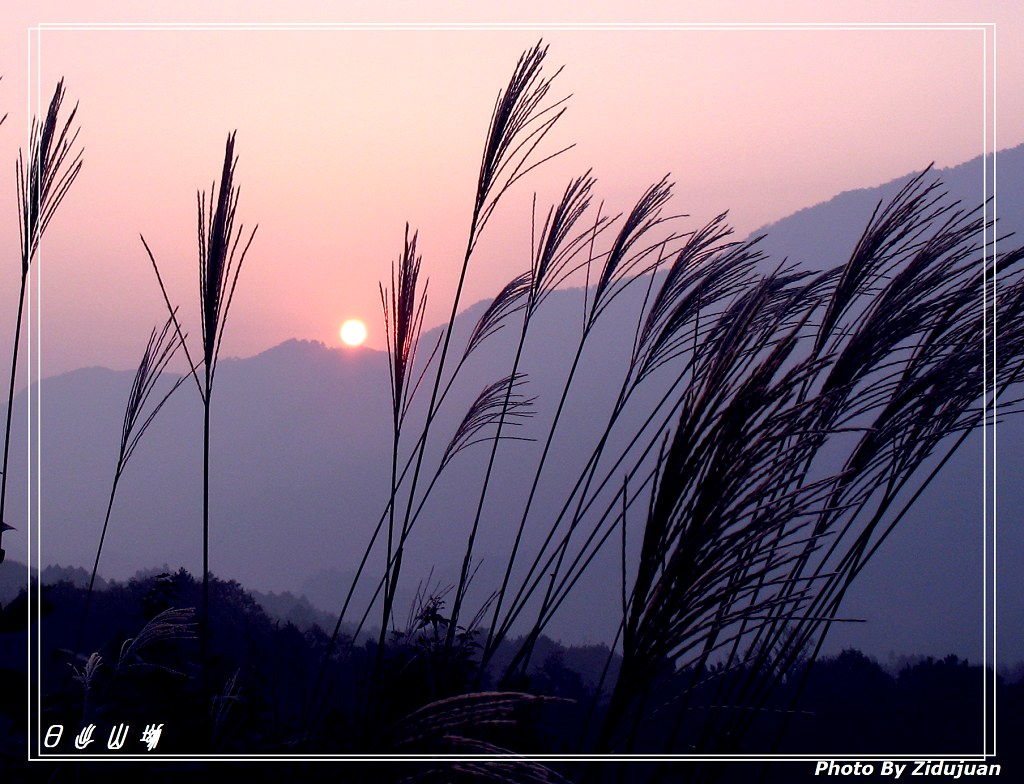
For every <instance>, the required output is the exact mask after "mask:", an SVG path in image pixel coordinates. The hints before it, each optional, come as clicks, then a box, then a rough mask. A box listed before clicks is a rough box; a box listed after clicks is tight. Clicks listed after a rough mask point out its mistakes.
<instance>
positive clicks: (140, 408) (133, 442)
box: [78, 318, 188, 644]
mask: <svg viewBox="0 0 1024 784" xmlns="http://www.w3.org/2000/svg"><path fill="white" fill-rule="evenodd" d="M172 323H173V322H172V319H170V318H168V319H167V322H166V323H165V324H164V326H163V329H161V330H160V331H159V332H157V330H156V328H155V327H154V328H153V331H152V332H150V334H149V341H148V342H147V343H146V348H145V350H144V351H143V353H142V360H141V361H140V362H139V367H138V369H137V370H136V371H135V377H134V378H133V379H132V388H131V390H130V391H129V393H128V403H127V405H126V406H125V410H124V420H123V422H122V425H121V444H120V447H119V448H118V453H117V463H116V464H115V466H114V479H113V482H112V483H111V487H110V498H109V500H108V501H107V513H106V515H105V516H104V518H103V530H102V531H101V532H100V541H99V544H98V545H97V547H96V560H95V561H94V562H93V566H92V574H91V575H90V577H89V588H88V589H87V590H86V593H85V606H84V607H83V609H82V621H81V624H80V626H79V631H78V640H79V644H80V643H81V638H82V632H83V631H84V629H85V626H86V622H87V620H88V617H89V604H90V602H91V601H92V591H93V586H94V584H95V582H96V572H97V570H98V569H99V565H100V555H101V554H102V552H103V542H104V540H105V539H106V536H107V526H108V525H109V523H110V513H111V511H112V510H113V508H114V497H115V496H116V495H117V486H118V483H119V482H120V481H121V475H122V474H123V473H124V470H125V468H126V467H127V465H128V461H129V460H130V459H131V456H132V454H133V453H134V452H135V448H136V447H137V446H138V444H139V441H140V439H141V438H142V436H143V435H144V434H145V432H146V430H147V429H148V428H149V426H150V424H152V422H153V419H154V418H155V417H156V415H157V414H158V413H159V412H160V409H162V408H163V407H164V404H165V403H166V402H167V401H168V399H169V398H170V397H171V395H172V394H174V392H175V391H176V390H177V389H178V387H179V386H181V384H182V382H184V380H185V379H186V378H188V376H180V377H179V378H178V379H177V380H176V381H175V382H174V383H173V384H172V385H171V388H170V389H169V390H168V391H167V392H166V393H165V394H164V395H163V397H162V398H160V400H159V401H157V402H156V403H155V405H153V406H152V408H151V409H150V410H149V411H148V413H146V415H145V418H143V414H144V412H145V411H146V406H147V403H148V402H149V399H150V396H151V395H152V393H153V390H154V389H155V388H156V385H157V383H158V382H159V380H160V376H161V374H162V373H163V372H164V370H165V369H166V368H167V364H168V363H169V362H170V361H171V359H172V358H173V357H174V355H175V354H176V353H177V351H178V349H179V348H180V347H181V345H182V339H181V338H180V337H179V336H178V335H177V334H176V333H172V332H171V331H170V329H171V326H172Z"/></svg>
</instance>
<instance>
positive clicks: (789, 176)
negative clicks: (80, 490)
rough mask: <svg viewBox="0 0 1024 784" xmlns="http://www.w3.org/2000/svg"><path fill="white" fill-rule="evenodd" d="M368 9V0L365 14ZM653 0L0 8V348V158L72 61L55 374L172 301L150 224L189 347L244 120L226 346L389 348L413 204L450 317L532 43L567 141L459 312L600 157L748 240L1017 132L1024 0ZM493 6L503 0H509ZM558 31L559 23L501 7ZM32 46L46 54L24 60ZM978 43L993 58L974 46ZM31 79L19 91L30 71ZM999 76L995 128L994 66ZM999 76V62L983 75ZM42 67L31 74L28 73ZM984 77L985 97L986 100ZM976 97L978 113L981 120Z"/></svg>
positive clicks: (4, 183)
mask: <svg viewBox="0 0 1024 784" xmlns="http://www.w3.org/2000/svg"><path fill="white" fill-rule="evenodd" d="M351 5H354V4H351ZM673 5H674V4H669V3H662V4H654V3H647V4H641V5H640V6H638V7H637V8H636V9H634V10H632V11H630V15H629V16H628V17H625V16H623V15H622V14H623V13H624V12H623V11H622V10H621V9H620V8H619V7H618V6H613V5H612V4H611V3H607V4H597V5H595V6H594V7H593V8H591V9H588V10H587V11H586V13H585V14H583V13H582V12H570V11H567V10H563V11H559V10H557V9H556V10H552V9H551V8H550V7H549V6H548V5H547V4H540V3H533V4H526V5H524V6H522V7H520V8H519V9H517V10H516V11H515V12H514V13H515V14H516V15H515V16H508V15H506V16H504V17H499V16H497V15H496V12H488V11H481V10H478V9H474V8H473V4H471V3H451V4H445V9H446V13H447V15H446V16H445V17H444V18H443V19H439V18H438V17H437V16H436V14H435V15H434V16H433V17H430V16H428V14H429V12H430V10H431V9H428V8H427V7H426V6H424V5H423V4H413V3H398V4H390V5H389V8H388V11H387V12H386V13H387V14H388V16H387V17H382V16H380V15H379V14H378V12H376V11H372V10H366V9H362V8H358V9H356V8H352V9H346V10H341V9H335V12H334V13H333V15H330V16H327V15H325V13H324V12H323V11H322V10H320V9H319V8H318V7H317V5H316V4H313V3H306V4H302V3H300V4H299V5H298V6H292V7H291V8H290V9H289V11H288V12H287V14H286V13H285V12H283V11H281V10H279V9H276V8H275V6H276V4H271V3H248V2H247V3H241V2H237V3H219V4H218V5H217V7H216V9H215V10H207V9H206V8H205V6H204V5H203V4H200V3H174V4H171V3H158V4H155V5H148V4H147V6H146V7H145V9H144V10H139V9H132V10H130V11H126V8H125V4H123V3H91V4H90V6H89V8H88V9H87V10H86V9H78V8H77V7H76V6H75V5H73V4H71V3H68V2H50V3H42V4H40V5H39V6H38V8H37V9H35V10H32V11H29V10H27V9H22V8H18V9H11V8H9V7H8V8H5V10H4V11H3V16H4V25H3V29H2V35H3V44H4V46H3V49H2V51H3V52H4V53H5V54H4V59H5V61H4V62H3V63H2V64H0V68H2V70H3V73H4V78H3V81H2V82H0V107H2V109H3V110H6V111H9V112H10V116H9V118H8V120H7V122H6V123H5V124H4V125H3V126H2V127H0V150H3V151H4V152H3V154H4V155H6V157H7V159H8V161H9V164H8V165H7V166H4V167H0V194H7V195H6V197H5V198H6V199H7V201H8V205H7V207H6V208H5V209H2V210H0V214H5V215H7V216H8V219H6V220H4V221H3V222H2V223H0V241H2V242H4V243H5V244H6V246H7V247H8V248H9V249H10V253H9V254H8V255H9V257H10V262H11V263H10V264H9V265H7V266H8V268H9V272H8V274H7V278H8V280H9V283H4V284H2V286H0V292H2V293H3V296H2V298H0V350H2V351H3V352H4V355H6V354H7V353H8V352H9V350H10V349H9V345H10V337H9V336H10V333H11V325H12V324H13V311H14V308H15V306H16V300H15V295H16V292H17V261H16V259H17V257H16V247H17V225H16V222H15V220H14V217H15V214H16V213H15V199H14V194H15V188H14V182H13V168H14V167H13V162H14V160H15V159H16V156H17V149H18V147H19V146H24V144H25V141H24V139H25V131H24V129H25V128H26V124H27V120H26V117H27V113H26V103H27V100H26V95H27V94H28V93H30V92H31V90H30V89H29V88H30V84H31V88H32V90H35V89H36V87H38V91H39V93H40V94H41V96H42V101H43V102H44V103H45V101H46V100H47V99H48V97H49V95H50V93H51V92H52V90H53V86H54V84H55V82H56V80H57V79H58V78H60V77H61V76H63V77H65V79H66V86H67V90H68V100H69V102H71V103H74V102H75V101H77V102H79V104H80V106H79V114H78V120H79V122H80V125H81V127H82V130H81V135H80V140H81V142H82V144H83V145H84V147H85V167H84V169H83V172H82V174H81V177H80V178H79V180H78V182H76V184H75V186H74V189H73V191H72V192H71V194H70V196H69V197H68V199H67V201H66V203H65V205H64V208H63V209H62V210H61V212H60V213H59V214H58V215H57V217H56V219H55V220H54V222H53V224H52V227H51V230H50V233H49V234H48V235H47V237H46V239H45V240H44V244H43V247H42V256H41V262H42V265H41V270H42V310H41V316H42V346H41V357H37V361H38V360H39V359H40V358H41V367H42V374H43V375H53V374H56V373H60V372H64V371H67V370H70V369H73V368H76V367H81V366H89V365H104V366H108V367H113V368H117V369H125V368H129V367H133V366H134V365H135V364H136V363H137V361H138V356H139V354H140V353H141V349H142V346H143V344H144V343H145V338H146V335H147V334H148V332H149V329H150V328H151V327H152V326H153V325H154V324H155V323H157V322H158V321H160V320H162V318H163V315H164V310H163V305H162V301H161V297H160V294H159V289H158V287H157V284H156V280H155V277H154V275H153V273H152V270H151V269H150V266H149V262H148V260H147V257H146V255H145V253H144V251H143V248H142V244H141V242H140V240H139V234H140V233H141V234H144V235H145V237H146V239H147V241H148V242H149V244H150V247H151V248H152V249H153V251H154V253H155V254H156V256H157V258H158V261H159V262H160V264H161V268H162V271H163V272H164V275H165V279H166V281H167V284H168V287H169V289H170V292H171V296H172V299H174V300H175V301H176V303H180V304H181V306H182V312H183V321H184V323H185V326H186V329H188V330H189V331H190V332H191V334H192V335H193V336H198V332H199V326H198V310H197V299H198V292H197V288H198V283H197V276H198V272H197V252H196V242H195V232H196V228H195V193H196V190H197V189H198V188H209V187H210V184H211V182H212V180H213V179H214V177H215V176H216V175H217V174H218V173H219V167H220V161H221V159H222V156H223V146H224V140H225V137H226V134H227V133H228V132H229V131H230V130H233V129H237V132H238V136H237V144H236V151H237V153H238V155H239V164H238V169H237V182H238V183H239V184H240V185H241V188H242V194H241V202H240V207H239V218H240V220H241V221H242V222H243V223H245V224H246V225H254V224H256V223H259V226H260V228H259V232H258V234H257V237H256V241H255V243H254V245H253V247H252V250H251V252H250V255H249V257H248V258H247V260H246V266H245V268H244V269H243V270H242V274H241V278H240V282H239V288H238V292H237V295H236V300H235V305H234V309H233V311H232V313H231V315H230V320H229V324H228V328H227V332H226V336H225V341H224V348H223V352H222V353H223V354H224V355H226V356H232V355H235V356H249V355H252V354H255V353H258V352H260V351H263V350H265V349H267V348H270V347H271V346H273V345H276V344H277V343H280V342H281V341H283V340H286V339H288V338H292V337H297V338H307V339H316V340H321V341H323V342H325V343H327V344H328V345H340V343H339V340H338V334H337V330H338V326H339V325H340V323H341V322H342V321H343V320H344V319H346V318H350V317H357V318H362V319H364V320H366V321H367V323H368V325H369V328H370V338H369V341H368V345H370V346H372V347H375V348H383V338H382V335H381V323H380V322H381V317H380V315H379V295H378V291H377V282H378V281H379V280H382V279H385V278H386V277H387V276H388V275H389V270H390V262H391V261H392V260H393V259H394V258H395V257H396V256H397V254H398V253H399V251H400V249H401V242H402V233H403V228H404V225H405V222H406V221H409V222H410V224H411V225H412V227H413V228H414V229H418V230H419V231H420V250H421V251H422V253H423V256H424V274H426V275H428V276H429V277H430V281H431V282H430V291H431V300H430V308H429V310H428V315H427V325H428V326H433V325H435V324H437V323H440V322H441V321H442V320H443V319H444V318H445V315H446V313H447V311H448V310H449V309H450V306H451V305H450V303H451V296H452V293H453V292H454V287H455V282H456V275H457V267H458V263H459V262H461V258H462V252H463V247H464V244H465V235H466V230H467V224H468V220H469V214H470V207H471V200H472V196H473V188H474V186H475V180H476V174H477V167H478V165H479V156H480V150H481V146H482V144H483V138H484V134H485V131H486V127H487V122H488V119H489V116H490V110H491V107H492V104H493V101H494V98H495V96H496V94H497V91H498V89H499V88H500V87H502V86H503V85H504V84H505V82H506V81H507V79H508V76H509V74H510V73H511V70H512V68H513V66H514V64H515V61H516V59H517V57H518V55H519V54H520V52H521V51H522V50H524V49H525V48H527V47H529V46H530V45H532V44H533V43H534V42H535V41H536V40H537V39H538V38H540V37H543V38H544V40H545V41H546V42H547V43H548V44H550V50H549V55H548V68H549V69H550V70H551V71H553V70H555V69H557V68H558V67H559V66H561V65H564V66H565V69H564V71H563V72H562V74H561V75H560V76H559V77H558V79H557V80H556V81H555V85H554V87H553V88H552V89H553V92H552V95H553V96H555V97H562V96H563V95H567V94H570V93H571V94H572V98H571V100H570V101H569V110H568V112H567V113H566V114H565V116H564V117H563V119H562V120H561V121H560V123H559V125H558V126H557V128H556V130H555V131H554V132H553V134H552V135H551V137H550V139H549V143H548V147H547V149H548V150H549V151H554V150H555V149H558V148H559V147H560V146H564V145H566V144H570V143H575V144H576V147H575V148H574V149H573V150H572V151H570V152H569V153H566V154H565V155H564V156H562V157H561V158H559V159H558V160H556V161H553V162H552V163H551V164H550V165H547V166H545V167H544V168H543V169H542V170H539V171H538V172H536V176H533V177H531V178H530V179H528V180H526V181H524V182H522V183H520V185H519V186H517V188H516V189H515V190H514V191H512V192H511V193H510V194H509V196H508V197H507V199H506V201H505V202H504V207H503V209H502V210H501V211H500V212H499V213H498V214H497V215H496V217H495V219H494V221H492V224H491V225H490V227H489V229H488V232H489V233H488V235H486V239H485V241H484V242H482V243H481V245H480V248H479V253H478V257H477V259H476V262H475V266H474V267H473V268H472V269H471V271H470V277H469V280H468V283H467V290H466V294H465V297H464V300H463V302H464V304H465V305H469V304H472V303H473V302H475V301H477V300H479V299H482V298H484V297H488V296H491V295H493V294H494V293H495V291H496V290H497V289H498V288H499V287H500V286H501V285H502V284H503V283H504V282H506V281H507V280H508V279H509V278H511V277H512V276H513V275H514V274H516V273H518V272H519V271H521V270H522V269H524V268H525V267H526V266H527V264H528V254H529V207H530V203H531V199H532V196H533V193H534V192H535V191H536V192H537V194H538V203H539V204H541V205H546V204H547V203H549V202H550V201H552V200H553V199H555V198H557V196H558V195H559V193H560V192H561V190H562V189H563V188H564V185H565V183H566V182H567V180H568V179H569V178H570V177H572V176H575V175H577V174H580V173H582V172H584V171H586V170H587V169H588V168H590V167H593V170H594V175H595V176H596V177H597V179H598V186H597V192H598V194H599V195H600V197H601V198H603V199H605V200H606V205H607V209H609V210H612V211H615V212H618V211H622V210H627V209H628V208H629V207H630V206H631V203H632V201H633V200H634V199H635V198H636V197H637V196H638V195H639V194H640V193H641V192H642V191H643V190H644V188H646V187H647V185H649V184H650V183H652V182H654V181H657V180H659V179H660V178H661V177H662V176H663V175H664V174H666V173H669V172H670V173H671V175H672V179H673V180H674V181H675V182H676V183H677V188H676V194H677V196H676V199H675V202H674V211H675V212H685V213H689V214H691V215H692V216H693V219H692V222H693V225H694V226H695V225H697V223H698V222H704V221H706V220H707V219H708V218H710V217H712V216H713V215H715V214H717V213H719V212H721V211H722V210H724V209H729V210H730V211H731V216H732V222H733V224H734V225H735V226H736V228H737V229H738V231H739V234H740V235H745V234H746V233H748V232H750V231H752V230H754V229H755V228H757V227H759V226H761V225H764V224H766V223H769V222H771V221H774V220H777V219H779V218H782V217H784V216H786V215H788V214H789V213H791V212H793V211H794V210H796V209H799V208H801V207H804V206H809V205H811V204H814V203H817V202H820V201H822V200H824V199H827V198H829V197H831V196H833V195H834V194H836V193H838V192H840V191H843V190H848V189H851V188H857V187H867V186H872V185H876V184H878V183H881V182H884V181H887V180H889V179H892V178H894V177H898V176H901V175H903V174H906V173H907V172H909V171H912V170H916V169H920V168H923V167H924V166H925V165H927V164H928V163H930V162H932V161H935V162H936V163H937V164H938V165H939V166H949V165H954V164H957V163H960V162H963V161H965V160H968V159H970V158H972V157H974V156H976V155H979V154H980V153H981V152H982V150H983V149H985V148H986V146H987V148H988V149H989V150H991V149H992V147H993V146H995V147H997V148H1005V147H1010V146H1015V145H1017V144H1020V143H1022V142H1024V100H1022V97H1024V95H1022V93H1024V79H1022V78H1021V76H1022V75H1024V53H1022V49H1024V47H1021V46H1020V45H1019V44H1020V43H1021V40H1022V38H1024V11H1021V10H1020V9H1019V8H1013V7H1011V4H1008V3H995V2H983V3H977V2H970V3H968V2H941V3H896V4H892V3H875V2H866V3H845V4H838V5H835V4H833V5H829V6H828V10H827V11H823V10H821V9H820V8H819V4H818V3H775V4H772V3H740V2H733V3H727V4H724V5H723V4H720V3H714V4H699V3H698V4H688V5H687V7H686V10H685V11H681V10H678V9H674V8H673ZM505 13H506V14H512V13H513V12H511V11H507V12H505ZM539 20H544V21H545V22H551V23H555V22H557V23H559V24H561V25H563V26H560V27H549V28H547V29H541V28H534V29H523V28H522V27H518V28H510V27H508V26H503V25H502V24H498V23H510V22H530V23H537V22H538V21H539ZM298 21H302V22H310V23H311V25H310V26H309V27H305V28H303V29H273V30H271V29H251V28H250V29H183V28H176V29H167V28H164V29H157V28H153V27H149V28H140V27H134V28H127V27H121V28H112V27H107V28H91V29H45V30H44V31H43V32H42V33H41V34H40V35H39V37H38V38H37V39H36V40H38V42H39V51H38V52H35V51H33V56H32V57H30V56H29V53H28V48H27V43H28V38H29V35H28V32H27V31H28V28H29V27H31V26H32V25H35V24H38V23H39V22H67V23H71V22H83V23H86V22H87V23H94V24H95V23H135V22H154V23H157V22H159V23H168V22H190V23H196V22H215V23H221V22H250V23H255V22H259V23H285V22H293V23H294V22H298ZM356 21H359V22H377V21H380V22H386V23H395V22H404V23H426V22H428V21H435V22H436V21H445V22H460V23H473V22H489V23H494V26H493V27H492V28H491V29H479V28H474V29H436V28H434V29H431V28H424V27H419V28H407V29H395V28H391V29H372V30H369V29H358V30H357V29H324V28H320V29H317V28H316V26H315V24H319V23H325V22H356ZM627 21H632V22H641V21H642V22H660V23H668V22H679V23H694V22H723V23H740V22H757V23H774V24H780V23H791V22H800V23H804V22H835V23H841V24H849V23H853V22H861V23H882V22H919V23H953V22H971V23H977V22H996V23H997V26H998V27H997V35H998V44H999V48H998V62H997V63H996V67H995V70H994V71H993V67H992V56H991V55H992V49H991V35H989V38H988V44H987V48H986V40H985V36H984V34H983V33H982V32H981V31H980V30H978V29H956V28H955V27H951V28H947V29H938V28H934V29H883V28H872V29H864V28H860V29H840V28H838V27H837V28H836V29H822V28H815V29H806V28H805V29H782V28H760V29H737V28H717V29H707V28H705V29H692V28H691V29H673V28H669V27H661V28H658V27H656V26H652V27H650V28H649V29H625V28H622V27H612V28H606V29H585V28H583V27H575V28H571V29H570V28H569V27H566V26H564V25H566V24H567V23H572V22H606V23H611V22H620V23H621V22H627ZM35 55H38V56H35ZM986 55H987V60H986ZM30 63H31V67H32V71H31V73H32V78H31V80H29V73H30V72H29V68H28V66H29V64H30ZM993 73H994V74H995V76H996V78H997V79H998V92H997V93H996V98H997V101H998V104H997V114H996V119H997V124H996V125H995V126H993V124H992V121H991V118H992V111H991V110H992V105H991V102H992V96H993V91H992V77H993ZM986 74H987V76H986ZM37 76H38V84H37ZM986 79H987V80H988V84H987V87H988V90H987V99H986ZM32 97H33V99H34V98H35V94H33V96H32ZM986 100H987V102H988V103H987V110H986Z"/></svg>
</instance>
